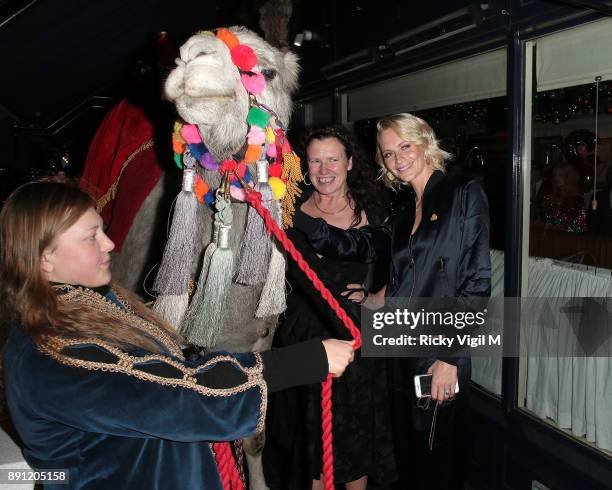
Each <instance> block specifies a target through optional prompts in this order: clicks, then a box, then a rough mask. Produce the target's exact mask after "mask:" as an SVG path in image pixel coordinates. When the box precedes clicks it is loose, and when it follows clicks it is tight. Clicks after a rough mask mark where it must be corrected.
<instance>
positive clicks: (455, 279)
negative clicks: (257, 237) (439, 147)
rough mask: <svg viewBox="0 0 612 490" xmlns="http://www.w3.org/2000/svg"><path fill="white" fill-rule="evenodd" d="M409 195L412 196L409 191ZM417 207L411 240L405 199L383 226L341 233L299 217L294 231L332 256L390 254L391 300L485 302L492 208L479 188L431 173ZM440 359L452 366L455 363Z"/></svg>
mask: <svg viewBox="0 0 612 490" xmlns="http://www.w3.org/2000/svg"><path fill="white" fill-rule="evenodd" d="M407 192H409V193H412V194H413V195H414V192H413V191H412V189H411V188H410V189H409V190H408V191H407ZM422 206H423V208H422V213H423V214H422V218H421V223H420V225H419V228H418V229H417V230H416V232H415V233H414V234H412V235H411V231H412V228H413V225H414V220H415V215H416V204H415V200H414V198H407V199H405V200H404V202H403V204H402V205H400V206H398V207H397V208H396V209H395V210H394V212H393V213H392V215H391V217H390V219H389V220H388V221H387V222H386V223H385V224H382V225H368V226H364V227H362V228H358V229H349V230H342V229H340V228H336V227H333V226H329V225H328V224H327V223H326V222H325V221H324V220H322V219H314V218H311V217H309V216H307V215H305V214H303V213H298V214H297V215H296V219H295V220H294V226H296V227H297V228H298V229H300V230H301V231H303V232H304V233H305V234H306V235H307V236H308V239H309V241H310V243H311V244H312V246H313V247H314V248H315V249H316V250H317V251H318V252H319V253H322V254H324V255H327V256H330V257H334V258H338V259H345V260H346V259H353V260H363V261H366V262H373V261H376V260H377V259H378V258H379V257H384V256H387V255H388V254H389V253H390V256H391V260H390V275H389V282H388V285H387V290H386V295H387V296H389V297H394V298H399V297H406V298H409V297H412V298H444V297H447V298H474V297H489V296H490V294H491V259H490V253H489V207H488V202H487V198H486V195H485V193H484V190H483V189H482V187H481V185H480V183H479V182H478V181H477V180H475V179H470V178H466V177H453V178H450V177H446V176H445V175H444V173H442V172H440V171H434V173H433V174H432V175H431V177H430V178H429V180H428V182H427V185H426V186H425V190H424V192H423V197H422ZM438 358H439V359H442V360H444V361H445V362H449V363H452V364H456V363H457V361H456V358H452V357H449V358H447V357H444V356H439V357H438Z"/></svg>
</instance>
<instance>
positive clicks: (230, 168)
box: [219, 160, 238, 175]
mask: <svg viewBox="0 0 612 490" xmlns="http://www.w3.org/2000/svg"><path fill="white" fill-rule="evenodd" d="M237 168H238V163H237V162H236V160H225V161H224V162H223V163H222V164H221V166H220V167H219V172H220V173H221V175H224V174H225V173H226V172H235V171H236V169H237Z"/></svg>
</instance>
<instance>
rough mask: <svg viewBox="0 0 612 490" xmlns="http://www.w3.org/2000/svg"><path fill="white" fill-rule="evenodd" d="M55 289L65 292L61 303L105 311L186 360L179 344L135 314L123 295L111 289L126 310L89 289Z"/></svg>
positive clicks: (60, 297)
mask: <svg viewBox="0 0 612 490" xmlns="http://www.w3.org/2000/svg"><path fill="white" fill-rule="evenodd" d="M55 287H56V288H57V289H61V290H62V291H65V293H64V294H60V295H59V296H58V300H59V301H64V302H70V303H76V304H82V305H86V306H87V307H90V308H96V309H99V310H104V311H105V312H106V313H108V314H109V315H110V316H111V317H115V318H117V319H122V320H124V321H125V322H127V323H129V324H130V325H133V326H134V327H135V328H137V329H139V330H141V331H143V332H145V333H147V334H148V335H149V336H150V337H151V338H153V339H155V340H157V341H158V342H159V343H161V344H162V345H163V346H165V347H166V349H167V350H168V352H170V353H171V354H172V355H173V356H175V357H177V358H178V359H184V356H183V351H182V350H181V348H180V346H179V345H177V343H176V342H174V340H172V338H171V337H170V336H169V335H168V334H167V333H166V332H164V331H163V330H162V329H161V328H159V327H158V326H157V325H155V324H153V323H151V322H149V321H147V320H145V319H144V318H141V317H140V316H138V315H137V314H136V313H134V310H133V309H132V307H131V305H130V304H129V302H128V301H127V300H126V299H125V298H124V297H123V295H121V294H120V293H118V292H117V291H115V290H114V289H112V288H111V290H112V291H113V293H114V294H115V296H117V298H118V299H119V301H121V303H122V304H123V305H124V306H125V309H123V308H121V307H119V306H118V305H117V304H115V303H113V302H112V301H111V300H110V299H108V298H106V297H104V296H102V295H101V294H99V293H97V292H95V291H93V290H91V289H88V288H84V287H80V286H71V285H67V284H62V285H60V286H55Z"/></svg>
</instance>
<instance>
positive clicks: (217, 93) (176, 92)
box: [165, 27, 299, 161]
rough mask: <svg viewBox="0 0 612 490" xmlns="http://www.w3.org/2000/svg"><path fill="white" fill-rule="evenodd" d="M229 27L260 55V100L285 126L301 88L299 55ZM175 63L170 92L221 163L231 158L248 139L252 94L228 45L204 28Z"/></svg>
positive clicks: (177, 106)
mask: <svg viewBox="0 0 612 490" xmlns="http://www.w3.org/2000/svg"><path fill="white" fill-rule="evenodd" d="M230 31H231V32H232V33H233V34H234V35H235V36H236V37H237V38H238V39H239V41H240V43H241V44H244V45H247V46H249V47H251V48H252V49H253V51H254V52H255V54H256V56H257V64H256V66H255V68H254V69H253V71H256V72H260V73H261V74H262V75H263V76H264V78H265V80H266V88H265V89H264V90H263V92H262V93H261V94H259V95H258V96H257V101H258V102H259V103H261V104H265V105H266V106H267V107H269V108H270V109H272V110H273V111H274V112H275V113H276V114H277V116H278V119H279V122H280V123H281V124H282V125H283V126H285V127H286V126H287V124H288V123H289V119H290V117H291V109H292V104H291V94H292V93H293V92H294V91H295V89H296V88H297V81H298V72H299V66H298V64H297V58H296V57H295V55H294V54H293V53H290V52H287V53H281V52H280V51H279V50H278V49H276V48H273V47H272V46H270V45H269V44H268V43H267V42H266V41H264V40H263V39H261V38H260V37H259V36H258V35H257V34H255V33H254V32H252V31H249V30H248V29H245V28H243V27H231V28H230ZM176 63H177V67H176V68H175V69H174V70H173V71H172V72H171V73H170V75H169V77H168V79H167V81H166V86H165V91H166V96H167V97H168V98H169V99H170V100H171V101H173V102H174V103H175V105H176V108H177V111H178V113H179V115H180V116H181V117H182V118H183V119H184V120H185V121H186V122H188V123H191V124H197V125H198V127H199V129H200V134H201V135H202V139H203V140H204V143H205V144H206V146H207V148H208V150H209V151H210V152H211V153H212V154H213V156H214V157H215V158H216V160H217V161H223V160H225V159H227V158H229V157H231V155H232V154H233V153H235V152H236V151H238V150H239V149H240V148H241V147H242V145H243V144H244V141H245V138H246V133H247V129H248V127H247V123H246V118H247V114H248V111H249V94H248V93H247V91H246V90H245V88H244V87H243V85H242V82H241V80H240V71H239V70H238V68H237V67H236V65H234V63H233V61H232V58H231V56H230V50H229V48H228V47H227V46H226V45H225V43H223V42H222V41H221V40H219V39H218V38H217V37H216V36H215V35H214V34H213V33H212V32H201V33H198V34H196V35H194V36H192V37H191V38H189V39H188V40H187V42H186V43H185V44H184V45H183V46H181V49H180V58H177V60H176Z"/></svg>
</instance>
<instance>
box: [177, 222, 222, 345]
mask: <svg viewBox="0 0 612 490" xmlns="http://www.w3.org/2000/svg"><path fill="white" fill-rule="evenodd" d="M220 224H221V223H220V222H219V221H215V222H214V225H213V226H214V231H213V240H212V242H210V243H209V244H208V247H206V250H205V251H204V258H203V259H202V270H201V271H200V277H199V279H198V285H197V288H196V291H195V293H194V295H193V297H192V299H191V304H190V305H189V309H188V310H187V314H186V315H185V319H184V320H183V324H182V325H181V334H182V335H183V337H185V338H186V339H187V340H188V341H189V342H191V343H192V344H198V342H197V341H196V340H198V339H201V338H204V337H205V334H204V333H203V332H200V331H199V330H200V322H199V319H200V312H201V311H202V303H203V302H204V288H205V286H206V279H207V278H208V271H209V270H210V262H211V260H212V255H213V253H214V252H215V250H216V249H217V239H218V236H219V226H220Z"/></svg>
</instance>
